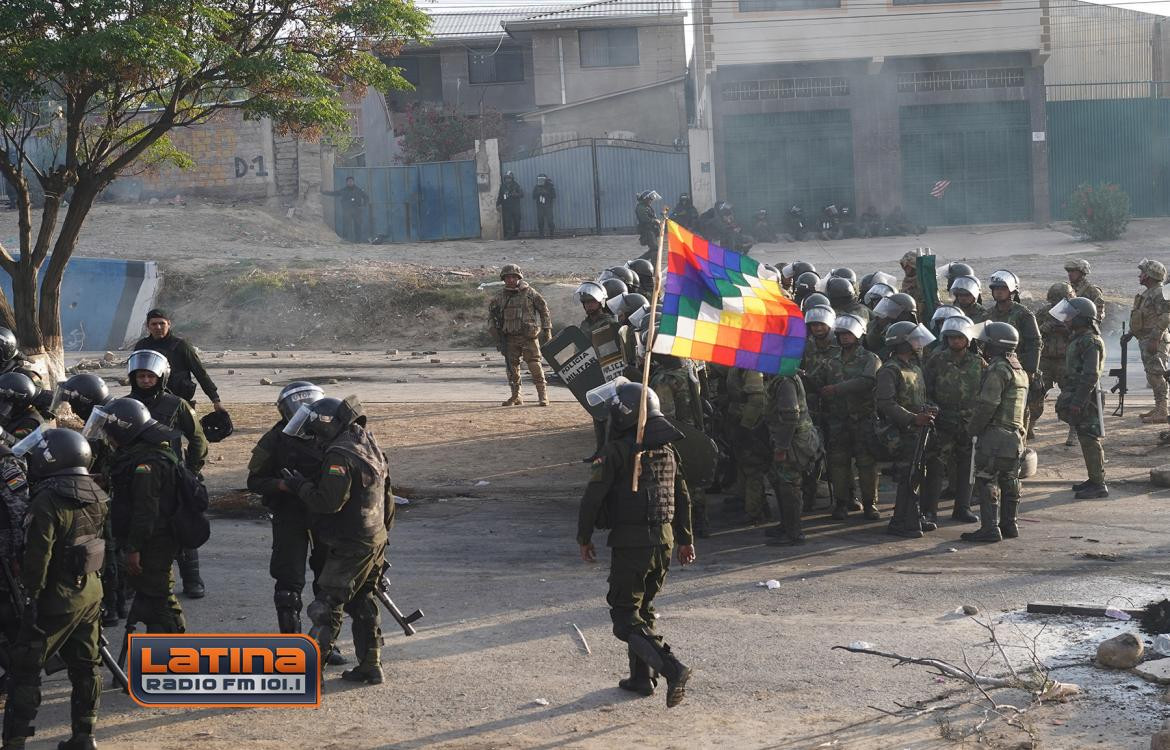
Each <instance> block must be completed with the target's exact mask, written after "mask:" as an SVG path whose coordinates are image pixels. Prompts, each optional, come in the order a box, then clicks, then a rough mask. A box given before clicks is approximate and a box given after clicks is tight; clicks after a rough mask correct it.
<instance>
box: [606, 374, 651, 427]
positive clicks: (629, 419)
mask: <svg viewBox="0 0 1170 750" xmlns="http://www.w3.org/2000/svg"><path fill="white" fill-rule="evenodd" d="M641 405H642V384H641V383H625V384H623V385H619V386H618V389H617V397H616V398H615V399H614V400H613V401H611V402H610V404H609V417H610V419H612V420H613V425H614V428H615V429H616V430H617V431H618V432H625V431H627V430H632V429H634V428H635V427H637V426H638V409H639V408H640V407H641ZM660 416H662V409H661V405H660V404H659V402H658V394H657V393H655V392H654V390H653V389H650V390H648V391H647V392H646V418H647V419H649V418H650V417H660Z"/></svg>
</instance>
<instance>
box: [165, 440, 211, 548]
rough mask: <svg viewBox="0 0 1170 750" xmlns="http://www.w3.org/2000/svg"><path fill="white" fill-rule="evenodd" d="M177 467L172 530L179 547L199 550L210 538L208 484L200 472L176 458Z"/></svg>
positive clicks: (171, 519)
mask: <svg viewBox="0 0 1170 750" xmlns="http://www.w3.org/2000/svg"><path fill="white" fill-rule="evenodd" d="M174 469H175V509H174V512H173V513H171V517H170V523H171V533H172V534H174V535H175V541H177V542H178V543H179V548H180V549H199V548H200V547H202V546H203V545H204V544H205V543H206V542H207V540H208V539H210V538H211V522H210V521H208V520H207V508H208V506H209V505H210V501H209V499H208V496H207V487H206V485H204V484H203V480H202V479H200V478H199V475H198V474H196V473H195V472H193V471H191V470H190V469H189V468H187V466H186V464H183V463H181V462H179V461H178V460H177V459H174Z"/></svg>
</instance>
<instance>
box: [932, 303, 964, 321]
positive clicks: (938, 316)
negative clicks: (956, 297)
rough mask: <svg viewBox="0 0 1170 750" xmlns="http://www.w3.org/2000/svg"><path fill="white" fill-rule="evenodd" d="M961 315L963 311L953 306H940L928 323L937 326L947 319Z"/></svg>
mask: <svg viewBox="0 0 1170 750" xmlns="http://www.w3.org/2000/svg"><path fill="white" fill-rule="evenodd" d="M962 314H963V311H962V310H960V309H959V308H957V307H955V306H954V305H940V306H939V307H938V309H936V310H935V311H934V315H931V316H930V323H931V325H937V324H939V323H941V322H943V321H944V320H946V319H947V318H954V317H956V316H960V315H962Z"/></svg>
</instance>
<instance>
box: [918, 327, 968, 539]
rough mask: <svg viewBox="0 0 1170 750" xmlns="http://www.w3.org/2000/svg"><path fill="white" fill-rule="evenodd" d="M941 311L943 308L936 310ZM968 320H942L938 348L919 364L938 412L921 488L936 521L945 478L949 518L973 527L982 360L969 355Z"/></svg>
mask: <svg viewBox="0 0 1170 750" xmlns="http://www.w3.org/2000/svg"><path fill="white" fill-rule="evenodd" d="M939 309H943V308H939ZM973 328H974V326H973V325H972V323H971V321H970V320H969V319H968V318H967V317H966V316H951V317H948V318H946V319H945V320H944V321H943V322H942V324H941V325H940V328H939V334H938V335H939V338H940V339H941V340H942V345H941V346H940V347H939V348H938V349H936V350H935V351H934V352H933V353H931V355H930V356H929V357H927V358H926V362H925V364H924V365H923V368H922V372H923V377H924V379H925V382H926V400H927V401H928V402H930V403H932V404H934V405H935V406H937V407H938V415H937V416H936V417H935V420H934V428H935V439H934V440H933V441H932V442H931V444H930V446H929V448H928V450H927V464H926V478H925V480H923V483H922V495H921V498H920V499H921V505H922V511H923V515H924V516H926V518H927V520H929V521H931V522H933V523H937V522H938V500H939V496H940V495H941V494H942V486H943V479H944V478H945V479H948V480H949V481H950V486H951V487H952V488H953V490H954V493H955V507H954V509H953V511H952V513H951V518H952V519H953V520H955V521H961V522H963V523H973V522H975V521H976V520H978V519H976V518H975V516H973V515H972V514H971V476H970V467H971V434H972V433H971V432H970V430H969V429H968V423H969V421H970V419H971V409H972V406H973V403H972V401H973V399H974V398H975V395H976V394H977V393H978V392H979V383H980V378H981V377H982V375H983V360H982V358H981V357H980V356H979V355H978V354H976V353H975V352H974V351H972V350H971V340H972V338H973V333H974V331H973Z"/></svg>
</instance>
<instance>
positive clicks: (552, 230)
mask: <svg viewBox="0 0 1170 750" xmlns="http://www.w3.org/2000/svg"><path fill="white" fill-rule="evenodd" d="M556 199H557V189H556V187H555V186H554V185H553V183H552V180H550V179H549V178H548V175H546V174H538V175H537V176H536V187H534V188H533V189H532V201H533V202H534V203H536V232H537V234H538V235H539V236H540V237H541V239H543V238H544V237H546V236H547V237H550V238H551V237H552V236H553V235H554V234H556V232H557V225H556V224H555V223H554V222H553V202H554V201H555V200H556ZM545 227H548V234H547V235H545V233H544V232H545Z"/></svg>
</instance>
